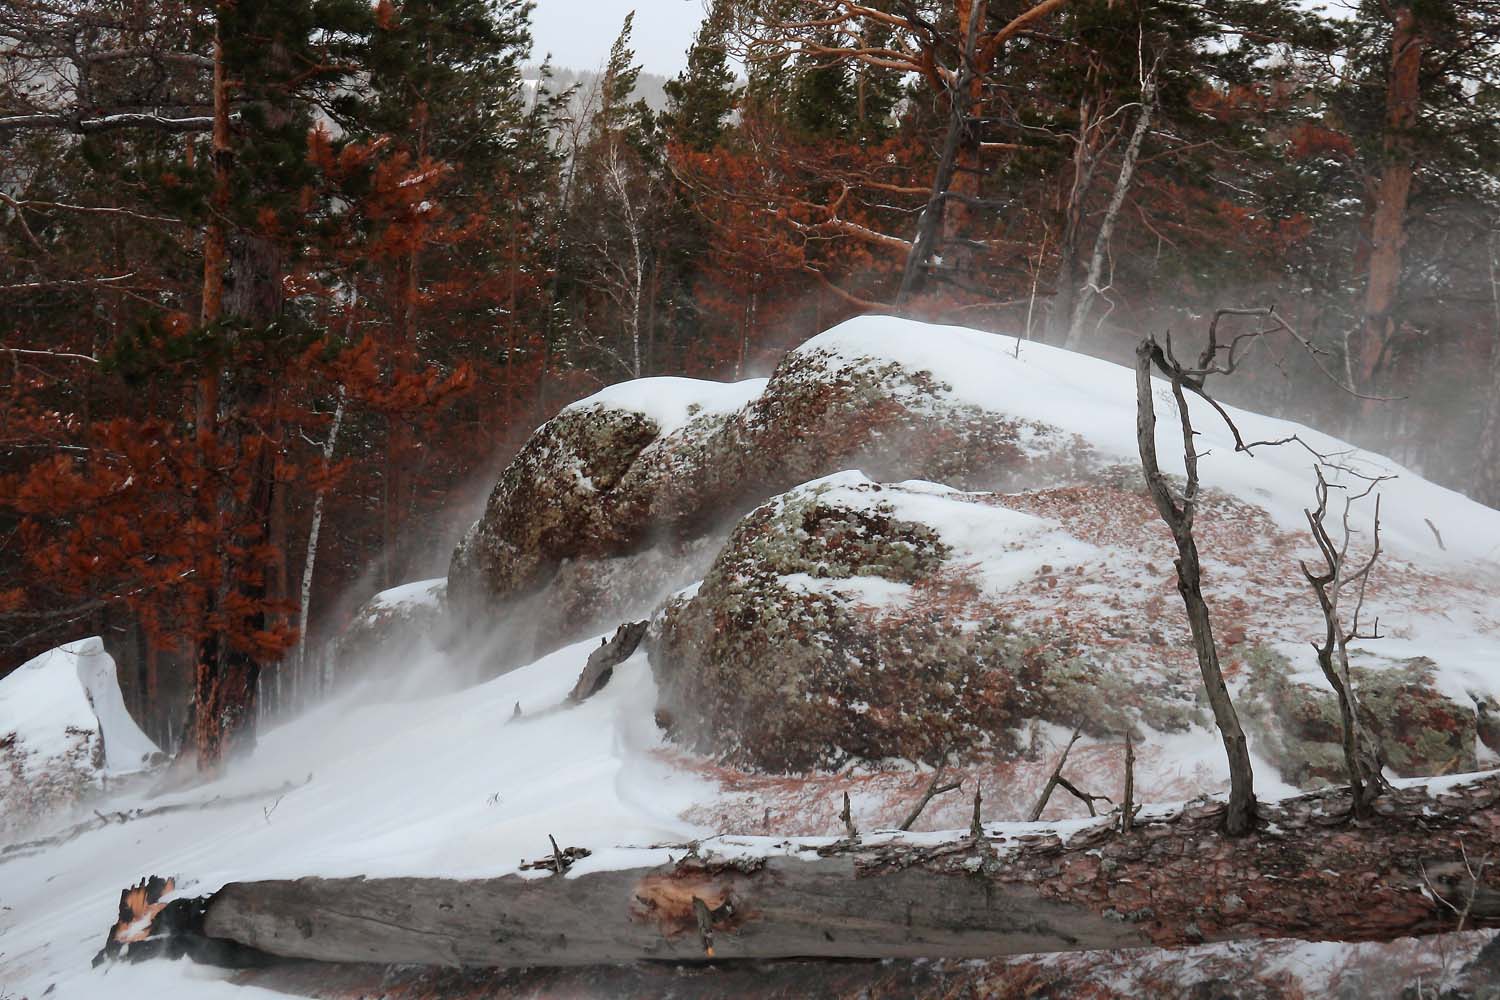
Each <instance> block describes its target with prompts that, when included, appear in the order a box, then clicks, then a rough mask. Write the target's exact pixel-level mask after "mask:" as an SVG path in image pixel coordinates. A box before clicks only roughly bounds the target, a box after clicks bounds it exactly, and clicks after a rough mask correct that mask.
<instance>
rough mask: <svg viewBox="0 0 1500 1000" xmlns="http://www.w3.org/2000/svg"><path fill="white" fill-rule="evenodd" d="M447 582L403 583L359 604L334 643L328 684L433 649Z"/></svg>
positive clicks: (356, 678) (361, 676)
mask: <svg viewBox="0 0 1500 1000" xmlns="http://www.w3.org/2000/svg"><path fill="white" fill-rule="evenodd" d="M447 584H448V581H447V580H446V579H444V578H443V577H438V578H437V579H434V580H417V581H415V582H413V583H404V584H402V585H401V586H399V587H392V588H390V589H389V590H382V591H380V592H379V593H377V594H375V596H373V597H371V598H370V599H369V600H368V601H366V602H365V603H364V604H362V605H360V607H359V609H358V610H357V611H355V612H354V617H353V618H351V619H350V620H349V623H348V624H347V625H345V626H344V628H343V631H341V632H340V633H339V634H338V636H337V637H335V639H334V641H333V643H332V644H331V646H330V648H329V651H328V656H329V660H330V665H331V671H330V673H331V676H330V677H329V678H328V681H329V683H330V684H331V685H333V686H336V687H339V688H343V687H346V686H347V685H349V684H351V683H355V682H358V681H362V680H367V679H371V678H372V677H373V676H374V675H377V674H380V673H384V672H385V671H384V669H383V668H385V667H388V666H391V665H396V664H400V663H403V662H406V661H408V660H409V659H410V658H411V657H413V656H419V655H421V654H423V653H426V652H430V651H431V649H432V648H433V644H434V642H435V641H436V640H437V638H438V637H437V633H438V632H439V631H440V630H441V628H442V626H443V622H444V606H443V593H444V591H445V590H446V589H447Z"/></svg>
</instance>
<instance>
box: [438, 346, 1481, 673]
mask: <svg viewBox="0 0 1500 1000" xmlns="http://www.w3.org/2000/svg"><path fill="white" fill-rule="evenodd" d="M1157 396H1158V412H1159V420H1158V425H1157V434H1158V450H1159V452H1160V454H1161V456H1162V462H1163V467H1164V469H1165V470H1166V471H1167V472H1168V473H1176V474H1179V475H1180V474H1181V473H1182V468H1183V467H1182V454H1181V452H1182V449H1181V440H1180V431H1179V430H1178V429H1177V425H1176V422H1175V420H1174V419H1172V408H1173V406H1174V404H1173V402H1172V399H1171V395H1170V392H1169V391H1168V388H1167V387H1166V385H1165V384H1163V383H1160V382H1158V388H1157ZM1190 406H1191V407H1192V409H1193V416H1194V420H1195V424H1196V426H1197V428H1198V430H1199V432H1200V437H1199V438H1198V441H1199V442H1200V445H1201V447H1202V451H1203V453H1204V454H1203V458H1202V461H1201V470H1202V476H1203V480H1204V484H1205V486H1207V487H1208V488H1210V489H1213V490H1216V491H1218V492H1220V493H1221V494H1223V495H1226V496H1229V497H1233V498H1235V499H1237V500H1239V501H1242V502H1244V503H1246V504H1249V505H1252V506H1253V507H1254V508H1256V509H1257V510H1260V511H1263V512H1264V516H1265V517H1266V518H1267V519H1268V523H1269V525H1270V526H1272V527H1274V528H1276V529H1278V530H1280V531H1283V532H1289V533H1298V532H1301V531H1303V530H1304V528H1305V521H1304V516H1303V510H1304V509H1305V508H1306V507H1309V506H1311V505H1312V504H1313V493H1312V481H1313V480H1312V467H1313V464H1314V458H1313V455H1312V452H1311V451H1309V449H1312V451H1316V452H1319V453H1322V454H1324V455H1327V456H1336V460H1337V465H1338V466H1339V467H1340V468H1341V469H1345V470H1350V472H1357V473H1359V474H1361V475H1367V476H1391V477H1394V478H1393V479H1391V480H1390V481H1388V482H1386V483H1384V484H1383V485H1382V487H1381V492H1382V494H1383V495H1384V503H1383V506H1382V527H1383V543H1384V546H1385V549H1386V551H1387V552H1389V553H1391V554H1392V555H1394V556H1396V557H1399V558H1405V559H1408V560H1411V561H1414V562H1416V563H1419V564H1420V565H1421V566H1422V568H1423V569H1424V570H1427V571H1430V572H1447V571H1450V570H1451V571H1454V572H1458V573H1461V574H1466V575H1473V574H1485V575H1487V576H1495V575H1496V574H1497V573H1500V561H1497V560H1500V513H1497V512H1496V511H1494V510H1491V509H1489V508H1486V507H1483V506H1481V505H1479V504H1476V503H1474V502H1473V501H1470V500H1468V499H1467V498H1465V497H1463V496H1461V495H1459V494H1457V493H1454V492H1452V491H1451V490H1447V489H1444V488H1442V487H1439V486H1437V485H1435V484H1432V483H1430V482H1427V481H1426V480H1424V479H1422V478H1421V477H1419V476H1416V475H1414V474H1412V473H1411V472H1410V471H1408V470H1406V469H1404V468H1402V467H1401V466H1399V465H1397V464H1396V463H1394V462H1391V461H1390V460H1388V459H1386V458H1383V457H1381V456H1379V455H1375V454H1372V453H1369V452H1365V451H1362V450H1360V449H1357V448H1354V447H1353V446H1351V445H1349V444H1348V443H1346V442H1343V441H1340V440H1338V439H1336V438H1333V437H1330V436H1328V435H1326V434H1322V433H1320V432H1318V431H1316V430H1313V429H1311V428H1308V427H1304V426H1301V425H1297V424H1293V423H1289V422H1287V421H1283V420H1276V419H1273V418H1269V417H1265V416H1261V415H1258V414H1253V413H1249V412H1246V411H1243V410H1238V409H1235V408H1232V407H1231V408H1228V412H1229V413H1230V415H1231V416H1232V418H1233V419H1234V420H1235V422H1236V423H1237V425H1238V426H1239V428H1240V431H1241V433H1242V434H1243V437H1244V439H1245V440H1246V441H1252V442H1254V441H1280V440H1286V439H1289V438H1292V437H1293V436H1295V437H1297V438H1299V439H1300V440H1301V441H1302V442H1303V443H1304V444H1305V445H1306V447H1303V446H1300V445H1298V444H1295V443H1291V444H1286V445H1283V446H1280V447H1269V446H1268V447H1260V448H1256V449H1255V450H1254V454H1246V453H1243V452H1236V451H1235V447H1234V439H1233V436H1232V435H1231V433H1230V431H1229V430H1228V428H1227V427H1226V426H1225V425H1224V422H1223V421H1222V420H1221V419H1220V417H1219V415H1218V414H1216V413H1214V412H1213V411H1212V409H1210V407H1209V406H1208V405H1207V404H1205V403H1203V402H1202V401H1201V400H1198V399H1191V400H1190ZM1135 415H1136V404H1135V380H1134V373H1133V372H1132V371H1131V370H1129V369H1127V368H1124V367H1121V366H1120V365H1116V364H1113V363H1110V362H1107V361H1101V360H1097V359H1094V358H1089V357H1086V356H1083V355H1079V354H1074V353H1071V352H1068V351H1064V350H1061V349H1059V348H1055V347H1049V346H1046V345H1042V344H1035V343H1021V342H1018V341H1017V340H1016V339H1015V338H1013V337H1006V336H999V335H995V334H989V333H982V332H979V331H975V330H969V329H964V328H960V327H951V326H931V325H926V324H922V323H917V322H914V321H912V320H906V319H900V318H896V317H875V316H867V317H862V318H859V319H853V320H850V321H848V322H846V323H844V324H841V325H840V326H838V327H836V328H834V329H832V330H829V331H828V332H826V333H823V334H821V335H819V336H817V337H814V338H813V339H811V340H809V341H808V342H807V343H805V344H803V345H802V346H801V347H798V348H797V349H796V350H794V351H792V352H791V353H789V354H788V355H787V356H786V358H785V359H784V360H783V361H782V362H781V364H780V365H778V366H777V368H776V371H775V372H774V373H773V374H772V376H771V377H770V379H769V380H759V381H750V382H740V383H733V384H720V383H714V382H702V381H697V380H689V379H643V380H640V381H638V382H630V383H625V384H623V385H620V386H613V387H611V388H609V389H606V390H604V391H603V392H601V393H599V394H597V395H596V396H593V397H590V398H589V399H586V400H584V401H582V402H580V403H578V404H575V405H574V406H571V407H569V408H568V409H566V410H564V411H563V412H562V413H561V414H560V415H559V416H558V417H557V418H555V419H554V420H552V421H550V422H548V423H547V424H546V425H544V426H543V427H541V428H540V429H538V431H537V432H536V433H535V434H534V435H533V436H532V438H531V440H530V441H528V442H527V444H526V446H525V447H524V448H523V449H522V451H521V453H520V454H519V455H518V456H517V458H516V460H515V461H514V462H513V463H512V464H511V466H510V467H509V468H507V469H506V471H505V473H504V474H503V475H502V477H501V479H500V481H499V483H498V484H497V485H496V487H495V489H494V492H493V493H492V495H491V497H490V500H489V503H488V505H487V507H486V510H485V512H484V514H483V516H481V518H480V519H479V521H477V522H476V523H475V525H474V527H473V528H472V529H471V531H470V532H469V534H468V536H467V537H466V538H465V539H464V540H463V542H462V543H461V544H460V545H459V547H458V548H457V550H456V551H455V553H454V557H453V562H452V567H451V570H450V583H449V599H450V602H451V604H452V606H453V608H454V609H455V610H456V611H457V612H458V613H459V615H460V616H461V617H462V618H463V619H464V620H465V622H466V623H468V624H482V623H483V622H485V621H486V620H493V619H494V618H496V617H499V616H504V615H507V614H509V613H510V612H516V613H515V614H510V617H511V618H512V619H524V620H525V621H527V622H528V629H529V633H528V635H527V637H526V641H525V642H524V643H521V644H520V645H521V649H520V650H519V652H518V655H517V657H516V661H517V662H524V661H525V660H527V659H530V658H531V657H532V652H533V650H535V651H545V650H548V649H551V648H555V647H556V646H557V645H558V644H560V643H562V642H565V641H571V640H572V639H574V638H577V637H578V636H579V635H580V634H581V633H582V632H583V631H602V630H604V629H606V628H608V627H609V626H610V625H611V624H613V623H614V622H617V621H619V620H621V619H623V618H626V617H639V616H640V615H641V614H643V613H645V611H647V610H649V607H650V606H651V605H652V604H654V603H655V602H657V601H659V600H660V599H661V597H662V596H664V595H665V594H667V593H670V592H671V591H673V590H676V589H679V588H681V587H682V586H685V585H686V584H688V583H690V582H692V580H693V579H695V578H696V576H694V575H693V574H701V572H702V570H703V569H704V568H705V567H706V562H707V559H705V558H703V556H704V553H703V552H700V551H698V550H696V549H692V548H691V546H692V545H694V544H700V543H704V540H705V539H708V540H709V541H708V542H707V543H706V544H709V545H716V544H717V542H718V541H719V540H721V539H722V537H723V535H724V534H726V533H727V531H728V529H729V528H730V527H732V525H733V523H734V521H735V520H736V519H737V518H738V517H739V516H740V515H742V514H743V513H745V512H747V511H748V510H750V509H751V508H753V507H755V506H756V505H757V504H760V503H763V502H764V501H766V500H768V499H769V498H771V497H772V496H775V495H777V494H778V493H781V492H784V491H785V490H788V489H791V488H792V487H794V486H796V485H798V484H800V483H804V482H807V481H810V480H813V479H817V478H820V477H822V476H827V475H831V474H833V473H836V472H840V471H843V470H847V469H859V470H861V471H863V472H864V473H865V474H867V475H868V476H870V478H871V479H873V480H875V481H878V482H899V481H902V480H909V479H924V480H929V481H933V482H939V483H943V484H945V485H948V486H953V487H956V488H959V489H964V490H994V491H999V492H1005V493H1013V492H1018V491H1029V490H1037V489H1041V488H1044V487H1055V486H1069V485H1073V486H1077V485H1083V484H1087V483H1092V482H1096V481H1098V480H1099V477H1100V476H1101V474H1104V473H1107V472H1109V471H1110V470H1115V469H1120V468H1128V469H1136V468H1138V464H1139V460H1138V457H1137V451H1136V440H1135ZM1350 472H1344V471H1340V469H1329V470H1328V471H1327V475H1328V476H1329V478H1330V482H1332V483H1333V484H1334V485H1335V486H1339V485H1347V484H1351V483H1362V481H1361V480H1358V479H1355V478H1354V477H1353V476H1352V475H1351V474H1350ZM1372 511H1373V506H1371V505H1366V506H1365V507H1364V508H1362V509H1359V510H1356V511H1355V512H1354V516H1353V520H1352V524H1353V527H1354V528H1355V529H1356V530H1358V531H1365V532H1367V531H1368V530H1369V528H1370V526H1371V513H1372ZM1444 540H1446V542H1447V543H1448V544H1446V545H1445V541H1444ZM663 553H667V554H668V555H671V556H673V557H676V556H678V555H693V556H695V557H697V558H696V559H694V560H692V561H683V562H681V563H680V564H679V565H680V566H681V567H688V568H684V569H683V570H682V571H681V572H675V573H674V572H673V571H672V567H671V566H669V565H662V564H661V561H660V559H659V556H660V555H661V554H663ZM708 557H709V558H711V553H708ZM1292 573H1293V575H1294V576H1295V566H1293V567H1292ZM527 600H531V603H530V604H528V605H526V606H525V608H524V609H522V608H521V605H520V603H519V602H522V601H527Z"/></svg>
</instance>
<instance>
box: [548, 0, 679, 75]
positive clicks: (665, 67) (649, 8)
mask: <svg viewBox="0 0 1500 1000" xmlns="http://www.w3.org/2000/svg"><path fill="white" fill-rule="evenodd" d="M632 10H634V11H635V12H636V14H635V31H634V32H633V33H632V35H631V37H632V39H633V43H634V48H635V55H636V62H637V63H639V64H641V65H642V66H643V67H644V68H645V70H646V72H648V73H660V74H661V75H663V76H675V75H676V74H677V72H678V71H679V70H681V69H682V67H683V66H684V64H685V63H686V53H687V48H688V46H689V45H690V44H692V41H693V35H694V33H695V32H697V30H698V25H699V24H701V23H702V22H703V11H704V0H537V4H536V12H535V13H534V14H533V15H532V35H533V37H534V39H535V42H536V47H535V48H534V49H533V57H534V58H535V60H536V61H538V62H540V61H541V59H542V57H543V56H545V55H546V54H547V53H548V52H551V53H552V62H553V64H554V65H556V66H566V67H568V68H570V69H578V70H590V69H598V68H599V67H600V66H602V65H603V64H604V59H605V57H606V56H608V55H609V46H610V43H612V42H613V41H614V40H615V36H616V35H618V34H619V33H620V25H621V24H622V23H623V22H624V20H625V15H626V14H628V13H630V12H631V11H632Z"/></svg>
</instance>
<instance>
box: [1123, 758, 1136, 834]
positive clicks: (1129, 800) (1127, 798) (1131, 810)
mask: <svg viewBox="0 0 1500 1000" xmlns="http://www.w3.org/2000/svg"><path fill="white" fill-rule="evenodd" d="M1120 798H1121V799H1122V800H1123V801H1121V803H1120V832H1121V833H1129V832H1130V827H1131V825H1132V824H1133V823H1135V813H1136V808H1137V807H1136V804H1135V740H1134V739H1132V738H1131V736H1130V734H1129V733H1126V734H1125V792H1124V794H1123V795H1121V796H1120Z"/></svg>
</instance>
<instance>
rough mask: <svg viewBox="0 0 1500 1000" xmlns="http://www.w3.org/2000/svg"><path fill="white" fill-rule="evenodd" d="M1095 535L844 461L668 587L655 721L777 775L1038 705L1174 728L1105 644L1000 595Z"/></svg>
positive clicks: (988, 742) (986, 497) (1018, 714)
mask: <svg viewBox="0 0 1500 1000" xmlns="http://www.w3.org/2000/svg"><path fill="white" fill-rule="evenodd" d="M1093 553H1094V550H1093V547H1092V546H1090V545H1088V544H1087V543H1084V542H1082V541H1079V540H1078V539H1075V538H1072V537H1070V536H1068V535H1066V534H1065V533H1063V532H1061V531H1059V530H1058V529H1057V526H1056V525H1055V524H1054V523H1050V522H1048V521H1045V520H1043V519H1041V518H1037V517H1033V516H1031V515H1029V514H1024V513H1021V512H1018V511H1014V510H1009V509H1007V508H1005V507H1003V506H1001V505H1000V501H999V499H998V498H997V497H996V496H994V495H992V494H976V493H961V492H958V491H956V490H952V489H949V488H947V487H943V486H938V485H935V484H931V483H925V482H905V483H900V484H894V485H881V484H879V483H875V482H872V481H871V480H870V479H868V478H866V477H865V476H864V475H862V474H860V473H855V472H845V473H841V474H837V475H834V476H831V477H828V478H826V479H823V480H819V481H815V482H812V483H809V484H806V485H804V486H802V487H799V488H797V489H794V490H792V491H791V492H789V493H787V494H785V495H783V496H780V497H777V498H775V499H773V500H771V501H769V502H767V503H765V504H762V505H761V506H760V507H757V508H756V509H755V510H754V511H752V512H751V513H750V514H749V515H748V516H746V517H745V518H744V520H742V521H741V522H740V523H739V525H738V526H737V527H736V528H735V530H734V533H733V534H732V536H731V537H730V539H729V542H728V544H727V545H726V546H725V548H724V550H723V551H722V552H721V553H720V554H719V557H718V559H717V560H716V561H715V562H714V564H713V567H712V568H711V569H710V570H709V572H708V575H707V577H705V578H704V580H703V583H702V585H701V586H700V587H698V588H697V589H696V591H694V592H692V593H690V594H684V595H681V596H679V597H678V598H675V599H674V600H672V601H670V602H669V603H668V604H667V606H666V609H665V611H664V613H663V615H662V617H661V620H660V621H659V622H658V629H659V636H658V638H657V640H656V642H655V643H654V645H653V648H652V666H653V670H654V672H655V674H656V678H657V683H658V688H659V691H660V696H659V708H660V719H661V721H662V722H664V723H665V724H666V725H667V727H668V729H669V731H670V732H672V733H673V735H674V736H675V737H676V738H677V739H679V740H680V741H682V742H685V743H687V744H689V745H691V746H693V747H694V748H696V749H699V750H702V751H705V752H708V753H711V754H713V755H715V756H717V757H719V758H720V759H723V760H725V761H728V762H731V763H734V764H739V765H743V766H749V767H753V768H756V769H760V770H768V771H776V772H784V771H805V770H812V769H816V768H828V767H837V766H839V765H840V764H842V763H843V762H844V761H846V760H849V759H851V758H855V759H861V760H867V761H879V760H882V759H886V758H906V759H909V760H925V761H928V762H934V763H935V762H937V761H938V760H941V759H950V758H961V757H965V756H967V755H969V753H970V752H971V751H976V750H981V749H982V750H986V751H1002V752H1003V751H1012V750H1015V749H1017V741H1018V738H1019V727H1020V725H1021V723H1022V722H1023V721H1025V720H1031V719H1041V720H1046V721H1051V722H1057V723H1061V724H1063V725H1067V726H1079V727H1082V728H1084V729H1085V730H1087V731H1091V732H1094V733H1097V734H1100V735H1105V734H1109V733H1116V734H1122V733H1123V732H1124V731H1126V730H1130V729H1133V728H1134V719H1135V717H1136V716H1135V714H1133V713H1132V712H1130V709H1131V708H1132V707H1135V708H1138V709H1140V710H1141V711H1143V712H1144V713H1145V714H1146V715H1149V716H1150V717H1151V718H1152V719H1153V720H1155V721H1157V723H1158V724H1162V725H1171V724H1172V716H1173V709H1174V707H1175V709H1176V710H1177V713H1178V714H1177V718H1176V720H1175V721H1176V722H1177V723H1178V724H1182V723H1185V721H1186V719H1187V717H1188V713H1189V712H1190V710H1191V704H1192V693H1191V691H1190V690H1185V691H1179V692H1178V693H1177V697H1176V699H1175V703H1174V700H1173V699H1172V698H1171V697H1170V695H1168V696H1167V697H1164V696H1163V695H1164V692H1163V691H1152V690H1150V689H1149V687H1147V686H1139V687H1134V686H1128V685H1123V684H1121V683H1120V678H1119V677H1118V676H1117V675H1116V674H1115V673H1113V672H1112V671H1110V670H1109V669H1107V666H1106V665H1107V662H1108V658H1107V656H1098V657H1090V656H1087V655H1079V650H1077V649H1076V648H1074V646H1073V644H1072V643H1070V641H1069V639H1068V637H1067V636H1066V634H1062V633H1058V632H1055V631H1052V630H1050V629H1048V628H1047V627H1046V626H1045V624H1044V623H1041V622H1038V621H1034V620H1020V619H1016V618H1013V617H1012V616H1011V615H1010V614H1009V613H1008V611H1007V609H1006V608H1005V607H1004V606H1003V604H1002V603H1001V601H1000V600H999V597H1000V595H1001V594H1002V593H1003V592H1004V591H1005V590H1008V589H1009V588H1011V587H1012V586H1016V585H1027V584H1030V583H1032V582H1033V581H1035V580H1036V579H1037V578H1038V577H1039V576H1045V575H1046V573H1049V572H1051V571H1052V564H1054V563H1063V562H1068V563H1076V562H1081V561H1083V560H1086V559H1088V558H1090V556H1091V555H1092V554H1093Z"/></svg>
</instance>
